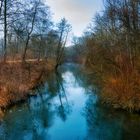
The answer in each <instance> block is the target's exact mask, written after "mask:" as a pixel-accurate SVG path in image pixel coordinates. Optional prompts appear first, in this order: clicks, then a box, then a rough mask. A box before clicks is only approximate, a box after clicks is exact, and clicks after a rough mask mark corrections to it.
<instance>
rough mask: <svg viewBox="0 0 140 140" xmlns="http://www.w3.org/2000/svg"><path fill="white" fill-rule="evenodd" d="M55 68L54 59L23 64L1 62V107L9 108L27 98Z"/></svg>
mask: <svg viewBox="0 0 140 140" xmlns="http://www.w3.org/2000/svg"><path fill="white" fill-rule="evenodd" d="M53 69H54V62H53V61H52V60H48V61H47V62H45V61H40V62H37V61H33V62H27V63H26V64H22V63H20V62H17V63H15V62H14V63H12V62H9V63H6V64H3V63H0V108H7V107H9V106H11V105H13V104H16V103H17V102H20V101H23V100H26V99H27V97H28V96H30V91H32V89H34V88H35V87H36V86H37V85H38V84H39V83H40V82H43V81H45V80H46V78H47V75H48V74H49V73H50V72H51V71H52V70H53Z"/></svg>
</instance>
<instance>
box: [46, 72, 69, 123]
mask: <svg viewBox="0 0 140 140" xmlns="http://www.w3.org/2000/svg"><path fill="white" fill-rule="evenodd" d="M62 73H63V72H62V71H61V72H60V73H59V72H56V73H53V74H52V75H51V76H50V77H49V79H48V81H47V84H48V92H49V94H50V95H51V96H52V97H58V99H59V104H56V106H55V109H56V110H55V111H56V113H57V115H58V116H59V117H60V118H61V119H62V120H63V121H66V119H67V116H68V115H69V114H70V112H71V106H70V104H69V102H68V99H67V95H66V93H65V88H64V79H63V77H62Z"/></svg>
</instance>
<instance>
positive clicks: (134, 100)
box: [88, 64, 140, 113]
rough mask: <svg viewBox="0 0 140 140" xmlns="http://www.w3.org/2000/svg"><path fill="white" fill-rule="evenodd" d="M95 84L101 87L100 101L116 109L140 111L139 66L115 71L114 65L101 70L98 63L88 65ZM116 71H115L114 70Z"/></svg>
mask: <svg viewBox="0 0 140 140" xmlns="http://www.w3.org/2000/svg"><path fill="white" fill-rule="evenodd" d="M88 68H89V70H88V73H89V74H91V78H90V79H91V82H92V84H93V85H96V86H99V87H100V95H99V97H100V101H101V102H102V103H103V104H105V105H107V106H108V105H109V106H112V107H113V108H115V109H122V110H125V111H128V112H137V113H139V112H140V73H139V69H138V68H139V67H138V66H137V68H135V69H132V70H131V69H129V67H126V69H123V68H122V69H120V70H121V71H120V72H116V73H115V72H114V71H115V70H114V69H113V67H112V66H111V65H110V66H109V64H108V68H106V69H105V68H104V69H102V71H99V67H98V65H95V66H94V67H88ZM112 71H113V72H114V73H113V72H112Z"/></svg>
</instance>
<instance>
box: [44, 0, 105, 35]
mask: <svg viewBox="0 0 140 140" xmlns="http://www.w3.org/2000/svg"><path fill="white" fill-rule="evenodd" d="M46 4H47V5H49V6H50V8H51V11H52V12H53V13H54V15H53V18H54V20H55V21H56V22H58V21H59V20H60V19H61V18H63V17H65V18H66V19H67V20H68V21H69V23H70V24H71V25H72V27H73V32H74V34H75V35H77V36H80V35H81V34H82V32H83V31H84V29H85V28H86V27H87V25H88V24H89V22H90V21H91V19H92V17H93V16H94V15H95V14H96V13H97V12H99V11H101V10H102V7H103V3H102V0H46Z"/></svg>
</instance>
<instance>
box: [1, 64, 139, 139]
mask: <svg viewBox="0 0 140 140" xmlns="http://www.w3.org/2000/svg"><path fill="white" fill-rule="evenodd" d="M89 79H90V77H88V75H86V74H85V73H84V72H83V71H82V68H81V66H80V65H76V64H65V65H64V66H62V67H61V68H60V69H59V71H58V72H57V73H52V74H51V75H50V76H49V78H48V81H47V82H46V83H45V84H44V85H42V86H40V88H38V89H37V90H36V92H37V93H38V94H37V96H36V97H31V98H30V99H29V100H28V102H27V103H25V104H21V105H19V106H15V107H13V108H11V109H10V110H8V111H7V112H6V113H5V115H4V117H3V119H2V121H1V122H0V140H139V139H140V137H139V131H140V116H139V115H135V114H129V113H126V112H121V111H116V110H113V109H111V108H109V107H105V106H103V105H101V104H100V103H99V102H98V96H99V95H98V94H96V92H98V90H96V88H95V87H93V86H92V84H91V82H90V80H89Z"/></svg>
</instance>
